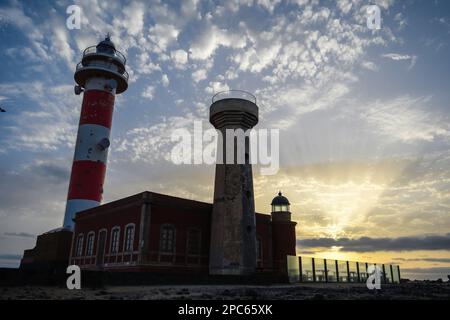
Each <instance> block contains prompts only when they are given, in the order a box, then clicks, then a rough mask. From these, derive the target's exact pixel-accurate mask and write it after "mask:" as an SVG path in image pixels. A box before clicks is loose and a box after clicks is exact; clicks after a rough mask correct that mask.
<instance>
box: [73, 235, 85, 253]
mask: <svg viewBox="0 0 450 320" xmlns="http://www.w3.org/2000/svg"><path fill="white" fill-rule="evenodd" d="M83 239H84V236H83V234H82V233H80V234H79V235H78V238H77V246H76V249H75V255H76V256H77V257H81V256H82V255H83Z"/></svg>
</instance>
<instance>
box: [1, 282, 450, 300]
mask: <svg viewBox="0 0 450 320" xmlns="http://www.w3.org/2000/svg"><path fill="white" fill-rule="evenodd" d="M0 299H2V300H7V299H41V300H42V299H44V300H46V299H52V300H53V299H56V300H64V299H70V300H73V299H76V300H98V299H106V300H124V299H125V300H128V299H131V300H167V299H186V300H189V299H199V300H210V299H214V300H228V299H251V300H263V299H268V300H272V299H275V300H277V299H283V300H292V299H295V300H305V299H306V300H307V299H326V300H341V299H344V300H345V299H364V300H366V299H388V300H393V299H445V300H449V299H450V284H449V283H441V284H439V283H429V282H428V283H427V282H410V283H405V284H401V285H384V286H382V288H381V290H373V291H372V290H368V289H367V288H366V286H365V285H361V284H295V285H274V286H248V285H247V286H239V285H206V286H205V285H202V286H133V287H125V286H124V287H118V286H117V287H105V288H103V289H95V290H94V289H81V290H68V289H65V288H58V287H38V286H33V287H31V286H30V287H0Z"/></svg>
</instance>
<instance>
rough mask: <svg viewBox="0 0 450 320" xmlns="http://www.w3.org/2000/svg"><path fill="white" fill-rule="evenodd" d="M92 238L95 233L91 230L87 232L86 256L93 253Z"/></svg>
mask: <svg viewBox="0 0 450 320" xmlns="http://www.w3.org/2000/svg"><path fill="white" fill-rule="evenodd" d="M94 239H95V233H94V232H93V231H91V232H89V233H88V236H87V246H86V255H87V256H92V255H93V254H94Z"/></svg>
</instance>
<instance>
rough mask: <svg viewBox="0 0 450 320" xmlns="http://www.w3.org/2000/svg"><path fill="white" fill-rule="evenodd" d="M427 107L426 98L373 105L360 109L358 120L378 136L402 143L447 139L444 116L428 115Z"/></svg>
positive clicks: (449, 129) (428, 100) (449, 128)
mask: <svg viewBox="0 0 450 320" xmlns="http://www.w3.org/2000/svg"><path fill="white" fill-rule="evenodd" d="M430 104H431V97H430V96H422V97H410V96H400V97H397V98H395V99H392V100H388V101H375V102H373V103H369V104H368V105H365V106H364V107H363V108H361V111H362V112H361V118H362V119H363V120H365V121H367V122H368V124H369V125H370V126H373V127H374V128H375V129H376V130H377V132H379V133H380V134H382V135H384V136H386V137H388V138H390V139H393V140H400V141H402V142H407V143H412V142H416V141H428V142H431V141H433V140H435V139H437V138H439V137H448V136H450V126H449V125H448V120H446V118H447V116H446V115H439V114H438V113H437V112H432V111H431V110H430V107H429V105H430Z"/></svg>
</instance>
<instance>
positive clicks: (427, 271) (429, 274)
mask: <svg viewBox="0 0 450 320" xmlns="http://www.w3.org/2000/svg"><path fill="white" fill-rule="evenodd" d="M400 273H401V277H402V279H410V280H437V279H443V280H444V281H446V280H447V279H448V275H450V267H434V268H400Z"/></svg>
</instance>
